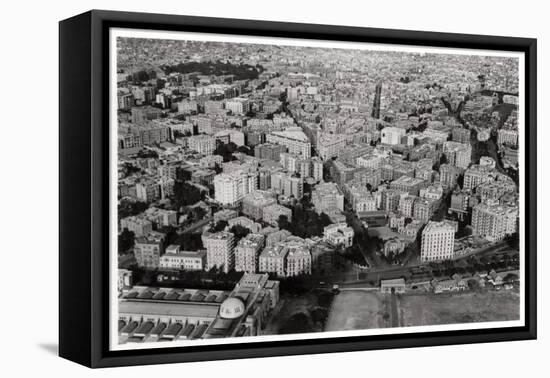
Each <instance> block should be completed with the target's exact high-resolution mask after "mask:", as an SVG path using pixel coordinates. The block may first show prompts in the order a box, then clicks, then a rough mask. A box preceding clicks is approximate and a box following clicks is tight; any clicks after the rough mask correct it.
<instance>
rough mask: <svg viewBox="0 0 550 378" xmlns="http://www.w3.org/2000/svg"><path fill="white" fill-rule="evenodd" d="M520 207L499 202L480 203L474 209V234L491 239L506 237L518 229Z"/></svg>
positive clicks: (496, 239)
mask: <svg viewBox="0 0 550 378" xmlns="http://www.w3.org/2000/svg"><path fill="white" fill-rule="evenodd" d="M517 222H518V208H517V206H507V205H499V204H496V203H495V204H484V203H480V204H479V205H477V206H475V207H474V208H473V211H472V228H473V230H474V234H476V235H479V236H481V237H484V238H486V239H487V240H489V241H498V240H502V239H504V238H505V237H506V236H507V235H511V234H513V233H515V232H516V231H517Z"/></svg>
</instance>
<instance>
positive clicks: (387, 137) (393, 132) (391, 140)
mask: <svg viewBox="0 0 550 378" xmlns="http://www.w3.org/2000/svg"><path fill="white" fill-rule="evenodd" d="M406 133H407V131H406V130H405V129H402V128H399V127H384V128H383V129H382V132H381V133H380V138H381V142H382V143H383V144H390V145H396V144H401V138H402V137H404V136H405V134H406Z"/></svg>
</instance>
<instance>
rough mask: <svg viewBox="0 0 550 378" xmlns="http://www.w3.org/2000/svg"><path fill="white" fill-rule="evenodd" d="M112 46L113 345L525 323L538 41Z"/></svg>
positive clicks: (169, 41)
mask: <svg viewBox="0 0 550 378" xmlns="http://www.w3.org/2000/svg"><path fill="white" fill-rule="evenodd" d="M109 40H110V53H111V54H110V151H111V152H110V153H111V158H110V170H111V171H110V172H111V177H112V178H116V179H112V180H111V183H110V198H111V202H110V203H111V208H110V214H111V223H110V228H111V243H110V267H111V269H110V282H109V285H110V288H111V289H110V309H109V311H110V321H109V326H110V348H111V349H112V350H124V349H140V348H161V347H168V346H178V347H186V346H197V345H210V344H230V343H244V342H252V341H254V342H256V341H273V340H297V339H322V338H331V337H346V336H357V335H360V336H365V335H367V336H368V335H387V334H405V333H414V332H431V331H442V330H471V329H483V328H507V327H518V326H523V325H524V324H525V290H524V286H523V285H524V276H525V265H524V261H525V250H524V245H525V240H524V238H525V219H524V213H525V208H524V207H525V194H526V193H525V187H524V186H523V185H524V184H523V183H524V182H525V179H524V175H525V172H524V171H523V170H522V169H523V167H524V166H525V148H524V146H525V113H524V112H525V109H524V103H525V102H524V100H525V99H524V96H525V83H524V77H525V76H524V70H525V59H524V54H523V53H519V52H513V51H489V50H473V49H460V48H455V49H453V48H435V47H426V46H399V45H390V44H376V43H359V42H339V41H323V40H300V39H288V38H287V39H285V38H267V37H252V36H235V35H223V34H204V33H203V34H201V33H191V32H162V31H146V30H133V29H116V28H115V29H111V31H110V39H109Z"/></svg>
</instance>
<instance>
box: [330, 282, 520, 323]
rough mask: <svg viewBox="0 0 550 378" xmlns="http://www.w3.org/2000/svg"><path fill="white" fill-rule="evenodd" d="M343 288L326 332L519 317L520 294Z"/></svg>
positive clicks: (514, 318)
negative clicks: (384, 291)
mask: <svg viewBox="0 0 550 378" xmlns="http://www.w3.org/2000/svg"><path fill="white" fill-rule="evenodd" d="M391 298H392V297H391V295H389V294H381V293H379V292H376V291H370V292H369V291H360V290H357V291H342V292H341V293H340V294H338V295H336V296H335V297H334V300H333V301H332V306H331V308H330V312H329V316H328V320H327V322H326V325H325V328H324V330H325V331H343V330H354V329H374V328H389V327H392V326H394V327H408V326H421V325H440V324H457V323H473V322H488V321H506V320H517V319H519V293H518V292H517V290H511V291H493V290H488V291H482V292H461V293H453V294H432V293H418V294H405V295H397V296H395V298H394V299H395V300H394V301H392V300H391Z"/></svg>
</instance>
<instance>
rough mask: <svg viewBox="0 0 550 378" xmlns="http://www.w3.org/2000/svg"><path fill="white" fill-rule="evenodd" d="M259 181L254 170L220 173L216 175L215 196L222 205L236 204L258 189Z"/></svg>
mask: <svg viewBox="0 0 550 378" xmlns="http://www.w3.org/2000/svg"><path fill="white" fill-rule="evenodd" d="M257 181H258V180H257V176H256V173H254V172H245V171H242V170H237V171H233V172H231V173H220V174H219V175H216V176H215V177H214V197H215V199H216V201H218V202H219V203H220V204H222V205H228V206H236V205H238V204H239V203H240V202H241V201H242V199H243V198H244V196H246V195H247V194H249V193H252V192H253V191H255V190H256V187H257Z"/></svg>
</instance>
